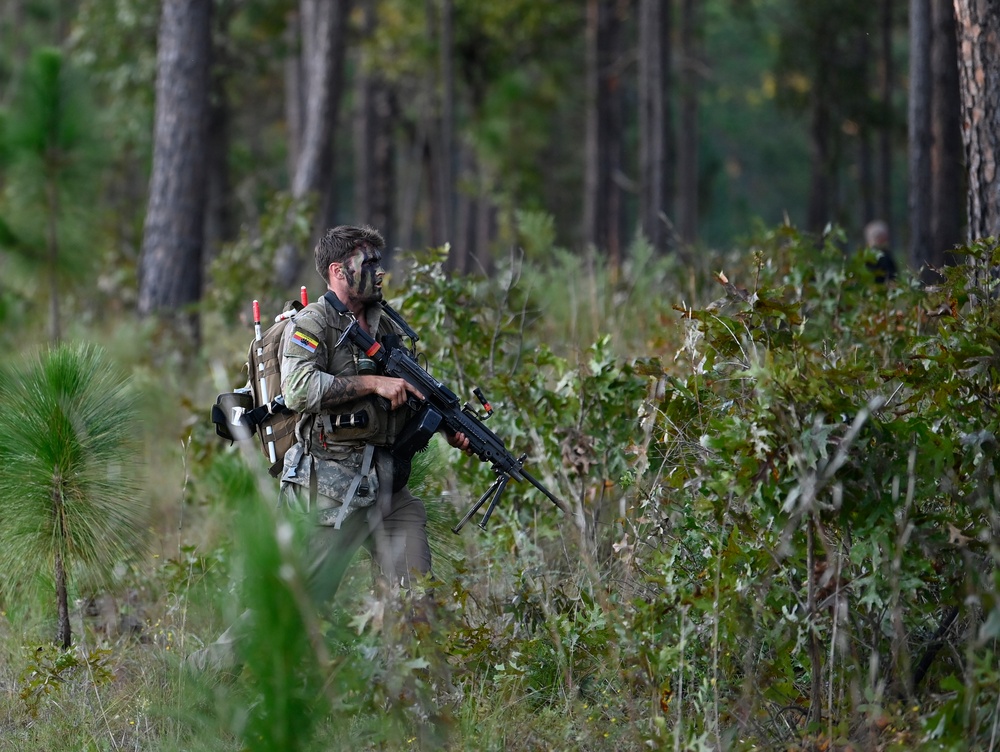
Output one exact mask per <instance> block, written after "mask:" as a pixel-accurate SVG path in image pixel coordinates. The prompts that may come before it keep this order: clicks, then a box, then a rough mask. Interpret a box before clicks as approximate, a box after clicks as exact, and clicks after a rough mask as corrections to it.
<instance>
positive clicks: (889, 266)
mask: <svg viewBox="0 0 1000 752" xmlns="http://www.w3.org/2000/svg"><path fill="white" fill-rule="evenodd" d="M865 246H866V247H868V248H872V249H874V250H876V251H878V253H879V257H878V260H877V261H876V262H875V263H873V264H871V263H870V264H868V265H867V266H868V268H869V269H871V270H872V271H873V272H875V281H876V282H878V283H879V284H883V283H885V282H890V281H892V280H893V279H895V278H896V274H897V269H896V261H895V259H894V258H893V257H892V248H891V246H890V242H889V225H887V224H886V223H885V222H884V221H882V220H881V219H876V220H873V221H871V222H869V223H868V224H867V225H865Z"/></svg>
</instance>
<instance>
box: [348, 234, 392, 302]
mask: <svg viewBox="0 0 1000 752" xmlns="http://www.w3.org/2000/svg"><path fill="white" fill-rule="evenodd" d="M341 269H342V270H343V272H344V281H345V282H346V283H347V290H348V295H349V296H350V298H351V299H352V300H354V301H356V302H358V303H377V302H378V301H380V300H382V277H383V276H384V275H385V271H384V270H383V269H382V253H381V252H380V251H379V250H378V249H376V248H372V247H371V246H370V245H365V246H361V247H360V248H358V249H357V250H356V251H355V252H354V254H353V255H352V256H349V257H348V258H346V259H344V261H343V263H342V264H341Z"/></svg>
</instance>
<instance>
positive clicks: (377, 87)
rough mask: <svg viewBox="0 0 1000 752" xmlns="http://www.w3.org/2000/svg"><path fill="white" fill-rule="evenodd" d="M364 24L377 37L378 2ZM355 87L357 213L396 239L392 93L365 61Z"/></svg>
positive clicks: (367, 9)
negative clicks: (376, 7) (376, 8)
mask: <svg viewBox="0 0 1000 752" xmlns="http://www.w3.org/2000/svg"><path fill="white" fill-rule="evenodd" d="M362 23H363V24H364V34H365V36H366V37H368V36H370V35H371V34H373V33H374V31H375V24H376V13H375V0H366V2H365V5H364V9H363V22H362ZM355 83H356V85H355V91H356V97H357V102H356V106H355V113H354V145H355V149H354V157H355V161H354V213H355V215H356V216H357V217H358V218H359V221H361V222H365V223H367V224H370V225H372V226H373V227H375V228H377V229H379V230H380V231H381V232H382V233H383V234H384V235H386V237H394V238H395V237H397V231H396V227H395V216H394V210H393V207H394V204H395V201H394V199H395V194H396V181H395V167H396V165H395V147H394V143H393V134H392V124H393V120H394V117H393V116H394V105H393V99H392V93H391V91H390V90H389V87H388V86H387V85H386V83H385V81H384V80H383V79H382V77H381V76H380V75H379V73H378V71H376V70H373V69H372V67H371V66H370V65H369V64H368V62H367V61H366V60H364V59H362V60H361V61H360V62H359V64H358V73H357V75H356V77H355ZM391 246H392V243H390V247H391ZM388 250H389V249H387V251H388ZM384 263H385V265H386V267H387V268H389V267H390V266H391V265H392V256H391V252H386V253H385V259H384Z"/></svg>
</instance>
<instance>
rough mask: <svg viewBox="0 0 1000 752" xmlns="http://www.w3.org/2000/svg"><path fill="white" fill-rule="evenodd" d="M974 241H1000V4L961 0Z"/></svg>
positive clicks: (961, 67)
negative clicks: (998, 170)
mask: <svg viewBox="0 0 1000 752" xmlns="http://www.w3.org/2000/svg"><path fill="white" fill-rule="evenodd" d="M955 18H956V21H957V22H958V49H959V55H958V59H959V80H960V82H961V91H962V134H963V140H964V142H965V159H966V165H967V167H968V180H969V193H968V218H969V221H968V226H967V232H966V236H967V238H968V240H969V241H973V240H977V239H979V238H984V237H1000V175H998V174H997V167H998V164H997V160H998V155H1000V128H997V122H998V118H1000V5H998V4H997V3H996V2H995V0H955Z"/></svg>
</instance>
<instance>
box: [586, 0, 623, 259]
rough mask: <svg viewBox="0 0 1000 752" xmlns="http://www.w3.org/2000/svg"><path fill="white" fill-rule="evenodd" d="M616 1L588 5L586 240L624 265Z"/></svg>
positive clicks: (590, 1)
mask: <svg viewBox="0 0 1000 752" xmlns="http://www.w3.org/2000/svg"><path fill="white" fill-rule="evenodd" d="M617 5H618V3H617V1H616V0H588V3H587V125H586V131H587V135H586V170H585V178H584V183H585V185H584V206H583V240H584V242H585V243H588V244H593V245H594V246H595V247H597V248H598V249H599V250H603V251H605V252H607V254H608V260H609V265H610V267H611V269H612V270H616V269H618V268H619V267H620V265H621V244H620V238H619V223H620V217H621V214H620V211H621V208H620V204H621V202H620V199H619V194H620V192H621V190H620V188H619V187H618V185H617V183H616V182H615V174H616V173H617V172H618V171H619V170H620V168H621V124H620V122H619V113H620V112H621V106H620V105H621V87H620V85H619V76H618V71H617V69H616V65H617V63H618V57H619V52H620V36H621V34H620V30H621V22H620V19H619V18H618V10H617Z"/></svg>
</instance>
